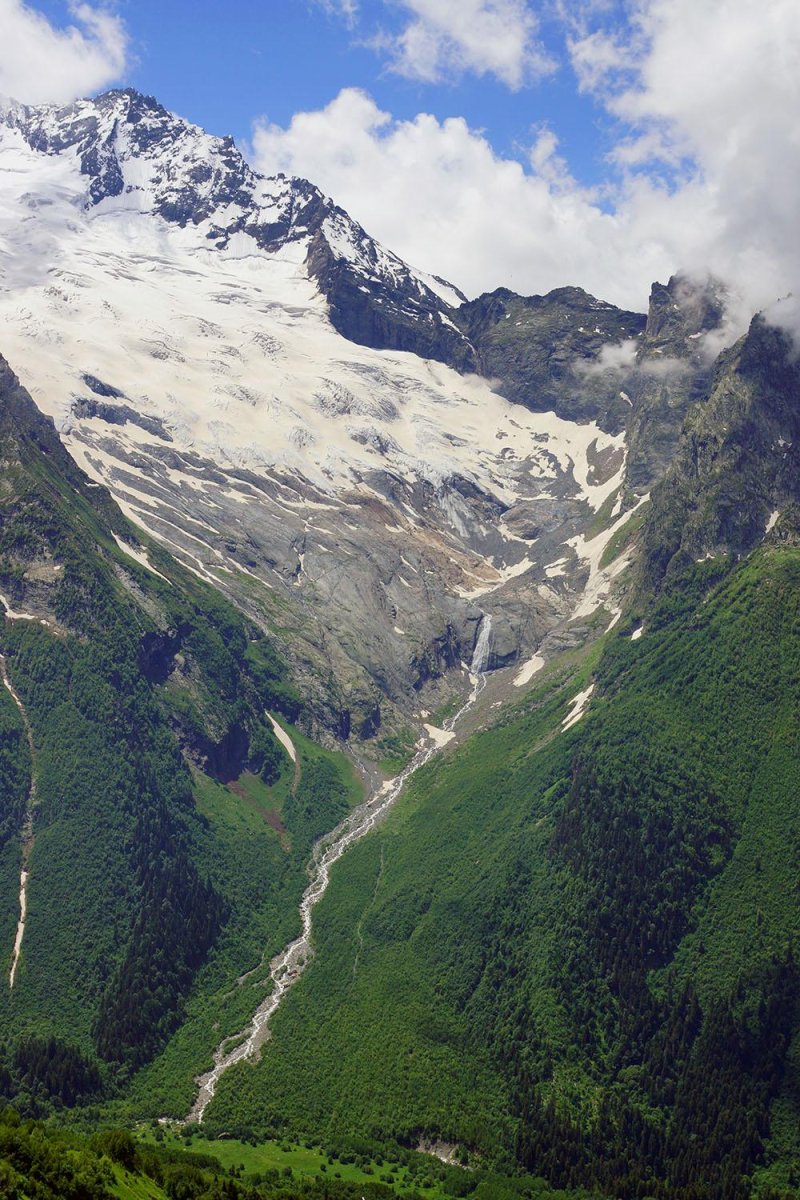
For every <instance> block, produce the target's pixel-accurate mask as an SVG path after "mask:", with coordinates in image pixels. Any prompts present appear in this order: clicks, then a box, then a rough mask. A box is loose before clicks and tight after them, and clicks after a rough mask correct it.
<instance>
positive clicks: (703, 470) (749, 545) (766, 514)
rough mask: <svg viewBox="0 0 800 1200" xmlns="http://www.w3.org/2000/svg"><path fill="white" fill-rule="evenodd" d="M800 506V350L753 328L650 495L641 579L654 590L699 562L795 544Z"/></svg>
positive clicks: (718, 375)
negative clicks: (762, 546) (772, 541)
mask: <svg viewBox="0 0 800 1200" xmlns="http://www.w3.org/2000/svg"><path fill="white" fill-rule="evenodd" d="M798 502H800V368H798V363H797V353H796V348H795V346H794V343H793V342H792V340H791V339H790V337H789V336H788V335H787V334H786V333H785V332H783V331H782V330H780V329H778V328H775V327H774V326H770V325H769V324H767V322H766V321H765V319H764V318H763V317H762V316H757V317H755V318H754V320H753V322H752V324H751V326H750V329H749V331H748V332H747V334H746V335H745V336H744V337H742V338H741V339H740V340H739V341H738V342H737V343H736V345H735V346H733V347H732V348H731V349H730V350H728V351H725V352H724V353H723V354H722V355H720V358H719V360H718V362H717V363H716V366H715V370H714V374H713V378H712V381H711V384H710V387H709V391H708V394H707V397H706V398H705V399H704V400H702V401H701V402H699V403H697V404H696V405H695V406H694V407H693V408H692V409H691V411H690V412H689V415H688V417H687V419H686V422H685V425H684V428H683V432H682V434H681V437H680V442H679V445H678V448H677V453H676V454H675V459H674V462H673V464H672V466H671V467H670V469H669V470H668V471H667V473H666V475H665V477H664V479H663V480H662V482H661V483H659V485H658V486H657V487H656V489H655V490H654V492H653V504H652V509H651V513H650V516H649V519H648V521H647V523H646V525H645V536H644V562H643V571H644V577H645V579H646V582H647V584H648V585H649V586H655V587H658V586H659V585H660V584H661V583H662V581H663V580H664V579H665V578H668V577H669V576H670V575H672V574H674V573H676V572H678V571H680V570H681V568H682V567H685V566H687V565H689V564H690V563H692V562H695V561H699V560H703V559H705V558H710V557H715V556H717V555H722V554H733V555H736V556H740V555H743V554H747V553H749V552H750V551H751V550H752V549H753V548H754V547H755V546H756V545H758V543H759V542H761V541H762V540H763V538H764V537H765V536H767V535H769V536H770V537H775V538H793V537H794V536H795V535H796V533H797V529H798V526H797V505H798Z"/></svg>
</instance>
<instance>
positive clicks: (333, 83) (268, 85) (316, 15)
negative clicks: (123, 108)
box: [35, 0, 613, 184]
mask: <svg viewBox="0 0 800 1200" xmlns="http://www.w3.org/2000/svg"><path fill="white" fill-rule="evenodd" d="M35 7H36V8H37V9H38V10H40V11H41V12H43V13H46V14H47V16H48V17H49V18H50V19H51V20H52V22H53V23H54V24H56V25H58V26H61V27H63V26H66V25H68V24H69V23H70V21H71V19H72V18H71V17H70V12H69V5H68V3H67V2H66V0H41V2H40V3H38V4H36V5H35ZM114 11H116V12H118V13H119V14H120V15H121V16H122V18H123V19H124V21H125V24H126V27H127V29H128V33H129V37H130V55H129V67H128V70H127V72H126V76H125V78H126V81H127V82H129V83H130V84H132V86H134V87H137V88H139V89H140V90H142V91H145V92H148V93H150V94H152V95H154V96H156V97H157V98H158V99H159V100H160V101H161V102H162V103H163V104H165V105H166V107H168V108H170V109H173V110H175V111H177V112H179V113H181V115H183V116H185V117H187V118H189V119H190V120H192V121H195V122H196V123H197V124H200V125H203V126H204V127H205V128H207V129H208V130H209V131H211V132H213V133H220V134H224V133H231V134H233V136H234V137H235V138H236V139H237V140H239V141H242V140H244V139H247V138H249V136H250V133H251V125H252V122H253V120H254V119H255V118H257V117H259V116H266V117H267V118H268V119H269V120H270V121H274V122H277V123H279V124H281V125H285V124H287V123H288V122H289V121H290V120H291V117H292V116H293V115H294V113H296V112H298V111H299V110H303V109H316V108H321V107H323V106H324V105H325V104H327V103H328V102H329V101H331V100H332V99H333V98H334V97H335V96H336V95H337V94H338V93H339V91H340V90H341V89H342V88H345V87H361V88H364V89H366V90H367V91H368V92H369V93H370V94H371V95H372V96H373V97H374V98H375V100H376V102H377V103H378V105H379V106H380V107H381V108H382V109H385V110H387V111H389V112H391V113H392V114H393V115H394V116H395V117H397V118H398V119H404V118H406V119H410V118H413V117H414V116H415V115H416V114H417V113H419V112H420V111H424V112H430V113H433V114H435V115H436V116H438V117H439V118H440V119H444V118H447V117H451V116H462V117H464V118H465V119H466V121H467V122H468V124H469V125H470V126H471V127H472V128H474V129H480V130H484V131H485V133H486V135H487V137H488V139H489V141H490V142H491V144H492V145H493V147H494V148H495V149H496V150H497V152H498V153H499V154H502V155H511V156H513V155H515V154H518V153H519V147H524V146H525V145H526V144H527V143H528V142H529V141H530V137H531V129H532V127H537V126H540V125H542V124H546V125H548V126H549V127H550V128H552V129H553V130H554V132H555V133H556V134H557V136H558V138H559V144H560V148H561V152H562V153H563V154H564V155H565V157H566V158H567V159H568V161H569V165H570V168H571V170H572V172H573V174H574V175H575V176H576V177H577V178H578V179H579V180H580V181H581V182H583V183H589V184H594V183H599V182H601V181H602V180H603V179H604V178H605V177H606V176H607V175H608V172H609V165H608V163H607V162H606V161H604V155H605V154H606V152H607V151H608V149H609V148H610V146H611V145H612V144H613V134H612V131H611V129H610V126H611V125H612V123H611V122H610V121H609V117H608V114H607V113H605V112H604V111H603V109H602V108H601V107H600V106H598V105H597V104H596V103H595V101H594V100H593V98H592V97H591V96H589V95H582V94H580V93H579V91H578V88H577V84H576V78H575V73H574V71H573V69H572V67H571V65H570V63H569V61H568V59H567V56H566V54H565V49H564V37H565V29H564V24H563V22H561V21H556V20H554V19H551V20H547V19H542V20H541V24H540V34H541V39H542V41H543V43H544V45H545V46H546V47H547V49H548V50H549V51H550V52H551V54H552V56H553V58H554V60H555V61H557V62H558V66H557V68H556V69H555V71H554V72H553V74H552V75H548V76H547V77H545V78H542V79H537V80H533V81H532V82H530V83H527V84H525V85H524V86H522V87H519V88H514V89H512V88H510V87H508V86H507V85H506V84H505V83H504V82H502V81H501V80H498V79H497V78H495V77H494V76H492V75H488V76H483V77H480V76H478V75H476V74H475V73H465V74H463V75H461V76H460V77H459V76H457V75H456V76H453V77H451V78H449V79H447V80H445V81H444V82H440V83H436V82H423V81H420V80H415V79H408V78H405V77H403V76H402V75H400V74H397V73H396V72H394V71H392V70H391V69H390V68H389V67H388V66H387V63H386V59H385V57H384V56H382V55H381V54H380V53H379V52H376V51H375V50H374V49H372V48H370V47H369V46H368V45H365V44H364V43H365V41H367V40H368V39H369V38H370V36H371V35H374V34H375V32H376V30H378V29H383V30H385V31H395V32H396V31H397V30H398V29H399V28H400V27H401V25H402V21H403V13H402V10H401V9H400V8H399V7H398V8H392V6H391V5H386V4H383V3H380V2H378V0H372V2H370V0H368V2H367V3H362V5H361V13H360V19H359V21H358V22H357V23H356V24H355V25H352V24H351V23H349V22H348V21H347V20H345V19H343V18H342V15H341V12H340V11H339V10H338V9H337V8H331V7H328V6H326V5H325V4H323V3H321V2H319V0H229V2H228V3H219V0H195V2H188V0H173V2H169V0H166V2H165V0H121V2H120V3H117V4H116V5H114Z"/></svg>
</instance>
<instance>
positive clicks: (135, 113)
mask: <svg viewBox="0 0 800 1200" xmlns="http://www.w3.org/2000/svg"><path fill="white" fill-rule="evenodd" d="M0 120H3V121H4V122H5V123H6V124H7V125H8V126H9V127H10V128H12V129H15V130H17V131H18V132H19V133H20V134H21V135H22V137H23V138H24V139H25V141H26V142H27V144H28V145H29V146H30V147H31V148H32V149H34V150H37V151H40V152H42V153H44V154H50V155H52V154H58V155H66V156H68V157H71V158H72V159H73V160H74V161H75V162H77V163H78V164H79V166H80V171H81V174H82V175H84V176H85V177H86V181H87V204H88V205H90V206H91V207H93V208H97V209H98V210H99V211H100V212H103V213H108V212H110V211H116V212H120V211H124V210H126V209H127V210H130V211H137V212H143V213H147V212H150V213H155V214H157V215H158V216H160V217H162V218H163V219H164V220H165V221H168V222H169V223H170V224H173V225H177V226H179V227H180V228H185V227H187V226H194V227H195V228H196V229H197V230H198V232H199V233H200V234H201V235H202V237H203V238H205V239H206V241H207V243H208V245H209V247H213V248H215V249H217V250H225V251H228V252H229V253H232V254H243V255H246V254H248V253H251V252H252V248H253V244H255V246H257V247H258V248H259V249H261V250H266V251H268V252H269V253H271V254H278V253H285V254H287V255H289V256H294V257H296V256H300V257H301V258H302V257H305V261H306V263H307V266H308V271H309V274H310V275H311V277H312V278H313V279H314V280H316V282H317V283H318V284H319V287H320V290H321V291H322V292H323V294H324V295H325V296H326V297H327V299H328V302H329V304H330V315H331V321H332V323H333V325H334V327H335V328H336V329H338V330H339V332H340V333H342V334H343V335H344V336H345V337H347V338H350V339H351V340H352V341H355V342H359V343H361V344H362V345H365V346H375V347H378V348H381V349H395V350H410V351H412V352H414V353H415V354H420V355H423V356H424V357H426V358H435V359H439V360H441V361H445V362H450V363H452V364H453V365H456V366H458V367H460V368H469V367H472V366H474V353H473V351H472V348H471V346H470V344H469V342H468V340H467V338H466V337H465V336H464V335H463V334H462V333H461V332H460V331H459V330H458V329H457V328H456V327H455V326H454V325H453V322H452V320H451V319H450V317H449V314H450V313H451V311H452V309H453V308H454V307H458V305H460V304H461V302H462V301H463V300H464V297H463V296H462V294H461V293H460V292H459V291H458V290H457V289H456V288H454V287H452V286H451V285H450V284H448V283H445V282H444V280H440V279H436V278H435V277H433V276H429V275H425V274H423V273H422V272H419V271H414V270H413V269H412V268H410V267H408V266H407V265H406V264H405V263H404V262H402V260H401V259H399V258H398V257H397V256H396V255H394V254H392V253H391V252H390V251H388V250H386V249H385V248H384V247H383V246H381V245H380V244H379V243H378V242H376V241H374V240H373V239H372V238H370V237H369V236H368V235H367V234H366V233H365V232H364V230H363V229H362V228H361V226H360V225H358V224H357V223H356V222H355V221H354V220H352V218H351V217H349V216H348V215H347V213H345V212H344V211H343V210H342V209H341V208H338V207H337V206H336V205H335V204H334V203H333V202H332V201H331V200H329V199H328V198H327V197H326V196H324V195H323V194H322V192H321V191H320V190H319V189H318V188H316V187H314V185H313V184H311V183H309V182H308V181H307V180H305V179H298V178H287V177H286V176H284V175H276V176H274V177H272V178H267V177H265V176H263V175H259V174H258V173H257V172H255V171H254V170H253V169H252V167H250V166H249V165H248V163H247V161H246V160H245V159H244V157H243V156H242V154H241V153H240V151H239V150H238V149H237V147H236V145H235V143H234V141H233V138H231V137H223V138H218V137H213V136H211V135H210V134H208V133H206V132H205V131H204V130H202V129H200V128H199V127H198V126H197V125H192V124H190V123H189V122H188V121H184V120H182V119H181V118H180V117H176V116H175V115H173V114H172V113H170V112H168V111H167V109H165V108H164V107H163V106H162V105H161V104H159V103H158V101H157V100H155V99H153V97H152V96H144V95H142V94H141V93H140V92H137V91H134V90H133V89H132V88H125V89H123V90H120V91H111V92H106V93H104V94H103V95H101V96H98V97H97V98H96V99H94V100H80V101H77V102H76V103H74V104H69V105H65V106H58V105H48V106H43V107H28V106H26V105H22V104H16V103H14V102H8V103H7V104H6V105H5V106H4V107H2V108H0Z"/></svg>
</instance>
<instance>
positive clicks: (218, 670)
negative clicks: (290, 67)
mask: <svg viewBox="0 0 800 1200" xmlns="http://www.w3.org/2000/svg"><path fill="white" fill-rule="evenodd" d="M420 219H423V214H421V215H420ZM578 282H579V281H578ZM782 311H783V310H782V307H781V306H780V305H778V306H776V308H775V309H774V310H770V313H769V314H768V315H762V314H754V315H753V319H752V322H751V324H750V325H749V328H747V329H746V330H744V331H743V332H742V331H739V333H738V334H737V333H730V332H729V331H730V329H731V324H730V321H729V319H728V313H727V311H726V292H725V288H724V287H723V286H722V285H721V284H719V283H717V282H715V281H714V280H713V279H707V278H704V279H699V280H698V279H695V278H693V277H691V276H690V275H688V274H687V275H676V276H674V277H673V278H671V279H670V280H669V281H668V282H666V283H655V284H653V288H652V292H651V297H650V306H649V311H648V312H647V313H635V312H627V311H622V310H620V309H619V308H616V307H615V306H614V305H612V304H609V303H606V302H605V301H603V300H602V299H596V298H594V297H593V296H590V295H588V294H587V293H586V292H584V291H583V290H581V288H580V287H578V286H575V287H564V288H559V289H557V290H556V291H551V292H550V293H548V294H547V295H543V296H528V297H523V296H518V295H515V294H514V293H512V292H510V291H508V290H506V289H504V288H500V289H498V290H497V291H495V292H493V293H491V294H488V295H482V296H479V297H478V298H476V299H472V300H467V298H466V297H465V296H463V295H462V294H461V293H460V292H459V291H458V290H457V289H456V288H455V287H453V286H452V285H450V284H449V283H447V282H446V281H444V280H442V279H439V278H435V277H432V276H429V275H426V274H424V273H423V272H420V271H417V270H415V269H414V268H413V267H411V266H409V265H408V264H406V263H405V262H403V261H401V260H400V259H399V258H398V257H397V256H395V255H394V254H393V253H392V252H391V251H390V250H388V249H386V248H384V247H383V246H381V245H379V244H378V243H377V242H376V241H374V240H373V239H372V238H371V237H370V236H369V234H368V233H367V232H366V231H365V230H364V229H362V228H361V227H360V226H359V225H358V224H357V223H356V222H355V221H353V220H352V219H351V218H350V217H349V216H348V214H347V213H346V212H344V211H343V210H342V209H340V208H338V207H337V206H336V204H335V203H334V202H333V201H332V200H330V199H328V198H327V197H326V196H324V195H323V194H322V193H321V192H320V191H319V190H318V189H317V188H316V187H315V186H314V185H313V184H312V183H309V182H307V181H305V180H303V179H297V178H286V177H284V176H281V175H279V176H276V177H274V178H265V177H262V176H260V175H258V174H256V173H255V172H254V171H253V170H252V169H251V168H250V166H249V165H248V164H247V162H246V160H245V159H244V158H243V157H242V155H241V153H240V151H239V149H238V148H237V147H236V145H235V144H234V142H233V140H232V139H230V138H223V139H220V138H216V137H212V136H210V135H208V134H207V133H205V132H204V131H202V130H201V129H199V128H197V127H195V126H193V125H190V124H188V123H187V122H185V121H184V120H182V119H180V118H178V117H176V116H174V115H173V114H171V113H169V112H167V111H166V110H165V109H164V108H163V107H161V106H160V105H159V103H158V102H157V101H156V100H154V99H152V98H150V97H146V96H143V95H141V94H139V93H137V92H135V91H133V90H130V89H126V90H122V91H112V92H108V93H106V94H104V95H101V96H99V97H97V98H96V99H93V100H83V101H79V102H77V103H75V104H71V105H68V106H66V107H57V106H44V107H28V106H25V105H22V104H18V103H16V102H13V101H0V355H1V356H2V357H0V611H1V612H2V613H3V614H4V615H3V616H2V619H0V673H2V681H3V684H4V686H3V687H2V688H0V897H1V899H0V960H1V961H2V963H3V973H2V980H0V1098H2V1100H3V1103H5V1104H7V1105H8V1107H7V1108H6V1109H5V1110H4V1111H2V1110H0V1192H2V1194H3V1195H8V1196H10V1197H19V1198H20V1200H50V1198H62V1197H66V1198H74V1200H95V1198H97V1200H100V1198H105V1197H109V1196H117V1197H120V1198H122V1200H145V1198H150V1200H164V1198H165V1197H168V1198H170V1200H184V1198H185V1200H195V1198H197V1200H200V1198H208V1200H222V1198H226V1197H231V1198H234V1200H235V1198H237V1197H241V1198H242V1200H247V1198H250V1200H257V1198H259V1197H260V1198H262V1200H272V1198H273V1197H275V1198H277V1197H283V1198H284V1200H291V1198H293V1197H299V1196H307V1197H341V1198H342V1200H349V1198H350V1197H353V1198H358V1197H372V1198H375V1200H378V1198H380V1197H387V1198H389V1197H393V1196H408V1197H416V1198H417V1200H419V1197H425V1198H431V1200H433V1198H436V1200H438V1198H439V1197H443V1196H474V1197H475V1198H476V1200H495V1198H497V1200H508V1198H517V1197H519V1198H523V1197H534V1196H537V1197H538V1196H541V1197H547V1196H551V1197H557V1196H559V1197H574V1198H577V1197H590V1196H591V1197H618V1198H620V1200H639V1198H641V1200H644V1198H646V1197H652V1198H654V1200H745V1198H747V1197H751V1196H753V1197H760V1198H762V1200H776V1198H783V1197H787V1198H788V1197H793V1196H797V1195H798V1194H800V1007H799V1005H800V986H799V985H800V972H799V970H798V963H797V950H798V938H799V937H800V896H799V895H798V871H799V870H800V823H799V822H798V818H799V817H800V795H798V780H800V365H798V355H797V350H796V347H795V345H794V342H793V341H792V337H791V334H790V332H789V331H788V326H787V327H786V328H784V327H782V322H783V318H782V315H781V314H782ZM4 1189H5V1190H4Z"/></svg>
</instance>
